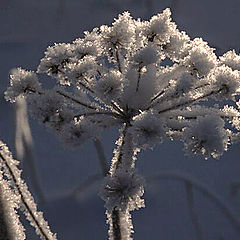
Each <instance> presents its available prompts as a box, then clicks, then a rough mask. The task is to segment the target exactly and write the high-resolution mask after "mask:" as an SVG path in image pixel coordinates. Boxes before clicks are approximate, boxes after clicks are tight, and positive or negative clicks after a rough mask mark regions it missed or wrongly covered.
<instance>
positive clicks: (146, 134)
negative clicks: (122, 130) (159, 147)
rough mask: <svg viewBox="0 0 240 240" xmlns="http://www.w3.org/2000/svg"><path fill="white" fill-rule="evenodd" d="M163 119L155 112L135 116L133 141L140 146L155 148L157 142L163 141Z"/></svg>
mask: <svg viewBox="0 0 240 240" xmlns="http://www.w3.org/2000/svg"><path fill="white" fill-rule="evenodd" d="M163 124H164V122H163V120H160V119H159V118H158V117H157V114H154V113H153V112H151V111H149V112H143V113H142V114H139V115H138V116H137V117H135V118H134V122H133V126H132V127H131V128H130V130H129V131H130V132H131V134H132V136H133V142H134V144H135V146H136V147H139V148H143V149H146V148H153V147H154V146H155V145H156V144H157V143H161V142H162V140H163V136H164V127H163Z"/></svg>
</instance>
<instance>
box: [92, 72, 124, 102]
mask: <svg viewBox="0 0 240 240" xmlns="http://www.w3.org/2000/svg"><path fill="white" fill-rule="evenodd" d="M122 90H123V78H122V74H121V73H120V72H119V71H116V70H110V72H109V73H107V74H105V75H104V76H103V77H102V78H100V79H99V80H98V81H97V82H96V83H95V84H94V91H95V92H96V93H97V94H98V95H99V97H101V98H103V99H105V100H107V101H108V102H110V101H111V100H114V99H117V98H119V97H120V95H121V92H122Z"/></svg>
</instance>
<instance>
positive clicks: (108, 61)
mask: <svg viewBox="0 0 240 240" xmlns="http://www.w3.org/2000/svg"><path fill="white" fill-rule="evenodd" d="M239 59H240V56H238V55H237V54H236V53H235V52H234V51H229V52H227V53H226V54H224V55H223V56H221V57H217V56H216V54H215V53H214V49H213V48H211V47H210V46H208V44H207V42H204V41H203V40H202V39H201V38H195V39H193V40H191V39H190V38H189V36H187V34H186V33H185V32H182V31H179V30H178V29H177V26H176V24H175V23H174V22H172V20H171V12H170V10H169V9H166V10H164V11H163V12H162V13H161V14H158V15H156V16H153V17H152V18H151V19H150V21H141V20H140V19H137V20H135V19H133V18H132V17H131V16H130V14H129V13H128V12H124V13H123V14H120V15H119V16H118V18H117V19H115V20H114V22H113V23H112V25H111V26H105V25H104V26H101V27H100V28H95V29H93V31H92V32H85V36H84V38H82V39H76V40H75V41H73V42H72V43H67V44H66V43H60V44H55V45H53V46H51V47H48V48H47V50H46V52H45V56H44V57H43V58H42V59H41V62H40V65H39V67H38V69H37V72H33V71H27V70H24V69H21V68H17V69H15V70H13V72H12V73H11V75H10V87H9V88H8V89H7V91H6V92H5V97H6V99H7V100H9V101H10V102H15V101H16V99H18V98H26V99H27V101H28V104H29V108H30V113H31V114H32V116H33V117H35V118H36V119H37V120H38V121H39V122H40V123H43V124H45V125H46V126H47V127H48V128H50V129H52V130H53V131H54V132H55V133H56V135H57V136H58V137H59V138H60V139H61V140H62V141H63V142H64V143H65V144H68V145H70V146H72V147H78V146H80V145H82V144H83V143H84V142H86V141H87V140H88V139H90V138H92V139H96V138H97V137H98V136H99V135H100V134H101V132H102V131H103V130H104V129H106V128H110V127H113V126H119V129H120V130H119V131H120V136H119V139H118V140H117V142H116V144H117V147H116V149H115V150H114V152H113V154H114V156H113V158H112V163H111V167H110V170H109V173H108V176H107V177H106V179H105V181H104V185H103V186H102V189H101V190H100V195H101V197H102V198H103V199H104V201H105V206H106V208H107V211H106V214H107V218H108V220H107V222H108V223H109V225H110V228H109V239H110V240H128V239H132V236H131V235H132V232H133V226H132V222H131V215H130V212H131V211H133V210H135V209H138V208H140V207H143V206H144V201H143V199H142V196H143V193H144V186H143V185H144V181H143V178H142V177H140V176H139V175H138V174H137V173H136V170H135V162H136V159H137V153H138V152H139V151H140V150H141V149H148V148H153V147H154V146H155V145H156V144H158V143H161V142H162V141H163V140H165V139H171V140H180V141H182V142H183V144H184V149H185V151H186V153H187V154H202V155H203V156H204V157H205V158H206V159H207V158H210V157H213V158H219V157H220V156H221V155H222V154H223V152H224V151H226V150H227V149H228V146H229V145H230V144H231V143H233V142H237V141H239V140H240V136H239V134H238V130H239V129H240V122H239V117H240V112H239V105H240V102H237V101H238V100H237V96H238V95H239V91H240V71H239V69H240V60H239ZM38 74H47V75H49V76H51V77H52V78H53V79H55V80H56V82H57V86H56V87H54V88H53V89H43V88H42V86H41V84H40V83H39V81H38V76H37V75H38ZM226 100H228V101H229V104H230V102H231V103H232V105H225V106H224V104H226ZM220 104H221V105H222V106H224V107H220Z"/></svg>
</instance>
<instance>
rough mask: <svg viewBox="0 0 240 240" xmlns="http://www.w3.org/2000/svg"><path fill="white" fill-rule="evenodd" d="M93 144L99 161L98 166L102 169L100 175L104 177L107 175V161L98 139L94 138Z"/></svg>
mask: <svg viewBox="0 0 240 240" xmlns="http://www.w3.org/2000/svg"><path fill="white" fill-rule="evenodd" d="M93 143H94V146H95V148H96V150H97V154H98V159H99V162H100V166H101V169H102V175H103V176H106V175H107V173H108V166H107V159H106V156H105V153H104V149H103V146H102V143H101V141H100V140H99V139H98V138H95V139H94V140H93Z"/></svg>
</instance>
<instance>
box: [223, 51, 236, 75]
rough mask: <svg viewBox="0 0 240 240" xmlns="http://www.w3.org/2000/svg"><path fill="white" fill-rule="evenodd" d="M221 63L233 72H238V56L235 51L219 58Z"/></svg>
mask: <svg viewBox="0 0 240 240" xmlns="http://www.w3.org/2000/svg"><path fill="white" fill-rule="evenodd" d="M219 59H220V61H221V63H223V64H225V65H226V66H228V67H230V68H232V69H233V70H238V71H240V56H239V55H237V54H236V52H235V50H231V51H228V52H226V53H225V54H223V56H221V57H219Z"/></svg>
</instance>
